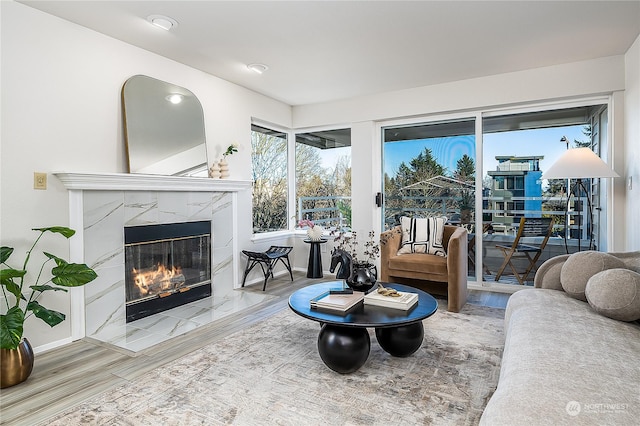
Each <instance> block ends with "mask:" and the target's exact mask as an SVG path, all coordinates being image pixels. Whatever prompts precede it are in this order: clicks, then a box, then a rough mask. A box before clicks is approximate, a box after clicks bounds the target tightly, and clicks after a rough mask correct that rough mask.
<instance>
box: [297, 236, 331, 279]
mask: <svg viewBox="0 0 640 426" xmlns="http://www.w3.org/2000/svg"><path fill="white" fill-rule="evenodd" d="M303 241H304V242H305V243H307V244H311V247H310V248H309V263H308V265H307V278H322V276H323V274H322V254H321V253H320V244H323V243H326V242H327V241H328V240H327V239H325V238H323V239H320V240H309V239H305V240H303Z"/></svg>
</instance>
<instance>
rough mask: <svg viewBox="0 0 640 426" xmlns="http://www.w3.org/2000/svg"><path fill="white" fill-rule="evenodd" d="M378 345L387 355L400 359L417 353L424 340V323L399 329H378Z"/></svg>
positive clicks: (419, 322)
mask: <svg viewBox="0 0 640 426" xmlns="http://www.w3.org/2000/svg"><path fill="white" fill-rule="evenodd" d="M376 338H377V339H378V343H379V344H380V346H381V347H382V349H384V350H385V351H386V352H387V353H389V354H390V355H392V356H397V357H400V358H404V357H408V356H409V355H411V354H413V353H414V352H415V351H417V350H418V349H419V348H420V346H421V345H422V340H423V339H424V327H423V326H422V322H421V321H418V322H414V323H413V324H409V325H402V326H399V327H385V328H376Z"/></svg>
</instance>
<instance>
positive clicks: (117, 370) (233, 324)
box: [0, 273, 509, 426]
mask: <svg viewBox="0 0 640 426" xmlns="http://www.w3.org/2000/svg"><path fill="white" fill-rule="evenodd" d="M294 278H295V280H294V282H293V283H292V282H291V281H290V280H289V279H288V277H287V278H277V279H275V280H271V281H269V284H268V285H267V292H268V293H269V294H270V295H273V296H276V297H275V298H274V299H272V300H269V301H266V302H263V303H261V304H258V305H256V306H253V307H251V308H248V309H246V310H244V311H241V312H237V313H235V314H232V315H229V316H227V317H225V318H222V319H220V320H218V321H215V322H214V323H211V324H209V325H207V326H203V327H200V328H198V329H197V330H194V331H192V332H189V333H187V334H185V335H182V336H179V337H176V338H174V339H171V340H170V341H168V342H164V343H161V344H159V345H156V346H153V347H151V348H149V349H147V350H145V351H142V352H138V353H137V354H136V356H131V354H127V353H125V352H124V351H119V350H116V349H114V348H112V347H107V346H105V345H103V344H99V343H96V342H93V341H87V340H80V341H77V342H74V343H72V344H70V345H67V346H64V347H61V348H57V349H54V350H51V351H48V352H46V353H42V354H38V355H37V356H36V362H35V366H34V370H33V373H32V374H31V376H30V377H29V379H28V380H27V382H25V383H22V384H20V385H17V386H14V387H11V388H7V389H3V390H2V391H1V392H0V425H28V426H32V425H36V424H38V423H41V422H43V421H45V420H46V419H48V418H49V417H51V416H54V415H55V414H57V413H59V412H61V411H63V410H65V409H67V408H68V407H71V406H73V405H75V404H77V403H79V402H81V401H84V400H86V399H88V398H91V397H93V396H95V395H98V394H100V393H101V392H104V391H106V390H109V389H112V388H114V387H116V386H118V385H120V384H123V383H126V382H127V381H131V380H134V379H135V378H137V377H140V376H141V375H143V374H145V373H147V372H149V371H151V370H153V369H156V368H160V367H162V366H163V365H166V364H167V363H170V362H172V361H173V360H176V359H178V358H180V357H181V356H183V355H186V354H188V353H191V352H192V351H194V350H195V349H198V348H200V347H203V346H206V345H208V344H210V343H213V342H215V341H217V340H219V339H222V338H224V337H225V336H228V335H230V334H232V333H234V332H236V331H239V330H241V329H243V328H245V327H248V326H250V325H252V324H254V323H256V322H258V321H262V320H264V319H265V318H268V317H270V316H271V315H273V314H275V313H276V312H279V311H280V310H282V309H284V308H286V306H287V300H288V298H289V295H290V294H291V293H292V292H293V291H295V290H297V289H299V288H301V287H304V286H306V285H309V284H311V283H315V282H317V280H310V279H307V278H306V277H304V275H303V274H301V273H296V274H295V275H294ZM261 288H262V285H255V286H250V287H247V288H245V289H244V290H242V291H260V292H261V291H262V290H261ZM508 298H509V294H505V293H491V292H487V291H478V290H471V291H470V294H469V299H468V303H472V304H477V305H483V306H491V307H498V308H504V307H505V306H506V303H507V300H508Z"/></svg>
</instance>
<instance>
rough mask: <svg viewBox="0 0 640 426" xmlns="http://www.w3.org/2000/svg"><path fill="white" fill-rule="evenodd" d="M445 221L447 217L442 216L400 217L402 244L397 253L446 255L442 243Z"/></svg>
mask: <svg viewBox="0 0 640 426" xmlns="http://www.w3.org/2000/svg"><path fill="white" fill-rule="evenodd" d="M445 223H447V218H446V217H444V216H442V217H427V218H412V217H406V216H403V217H401V218H400V227H401V228H402V245H401V246H400V250H398V254H399V255H400V254H408V253H427V254H435V255H437V256H446V255H447V253H446V252H445V250H444V246H443V245H442V235H443V234H444V224H445Z"/></svg>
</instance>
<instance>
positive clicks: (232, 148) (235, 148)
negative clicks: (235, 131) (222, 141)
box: [222, 143, 238, 158]
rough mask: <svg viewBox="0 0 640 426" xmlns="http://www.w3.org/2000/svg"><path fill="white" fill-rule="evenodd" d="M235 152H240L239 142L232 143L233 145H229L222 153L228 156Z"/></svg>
mask: <svg viewBox="0 0 640 426" xmlns="http://www.w3.org/2000/svg"><path fill="white" fill-rule="evenodd" d="M234 152H238V144H237V143H232V144H231V145H229V146H228V147H227V150H226V151H225V152H224V154H222V156H223V157H225V158H227V155H231V154H233V153H234Z"/></svg>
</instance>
